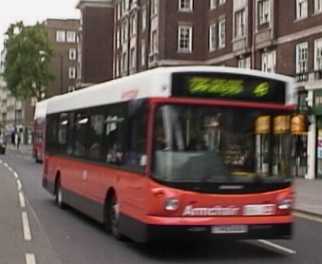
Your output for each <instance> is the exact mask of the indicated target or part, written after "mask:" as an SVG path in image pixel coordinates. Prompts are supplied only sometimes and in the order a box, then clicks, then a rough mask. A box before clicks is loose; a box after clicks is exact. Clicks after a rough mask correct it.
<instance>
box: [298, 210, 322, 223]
mask: <svg viewBox="0 0 322 264" xmlns="http://www.w3.org/2000/svg"><path fill="white" fill-rule="evenodd" d="M294 215H295V216H296V217H299V218H304V219H307V220H311V221H314V222H318V223H321V224H322V217H319V216H315V215H310V214H305V213H300V212H295V213H294Z"/></svg>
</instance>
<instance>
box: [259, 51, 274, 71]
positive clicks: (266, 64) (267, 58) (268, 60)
mask: <svg viewBox="0 0 322 264" xmlns="http://www.w3.org/2000/svg"><path fill="white" fill-rule="evenodd" d="M275 70H276V51H275V50H273V51H268V52H263V53H262V71H264V72H275Z"/></svg>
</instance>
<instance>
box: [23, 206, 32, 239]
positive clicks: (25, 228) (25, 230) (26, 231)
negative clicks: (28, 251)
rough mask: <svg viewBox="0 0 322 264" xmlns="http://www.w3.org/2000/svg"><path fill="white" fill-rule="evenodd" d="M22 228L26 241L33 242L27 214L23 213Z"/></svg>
mask: <svg viewBox="0 0 322 264" xmlns="http://www.w3.org/2000/svg"><path fill="white" fill-rule="evenodd" d="M22 228H23V236H24V239H25V240H26V241H30V240H31V231H30V226H29V220H28V215H27V213H26V212H22Z"/></svg>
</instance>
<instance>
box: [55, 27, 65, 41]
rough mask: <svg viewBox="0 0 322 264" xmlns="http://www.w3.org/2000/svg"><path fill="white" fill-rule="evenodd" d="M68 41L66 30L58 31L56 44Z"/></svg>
mask: <svg viewBox="0 0 322 264" xmlns="http://www.w3.org/2000/svg"><path fill="white" fill-rule="evenodd" d="M65 41H66V32H65V30H57V31H56V42H65Z"/></svg>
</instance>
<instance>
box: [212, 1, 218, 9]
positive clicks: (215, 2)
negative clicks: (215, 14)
mask: <svg viewBox="0 0 322 264" xmlns="http://www.w3.org/2000/svg"><path fill="white" fill-rule="evenodd" d="M216 7H217V0H210V9H216Z"/></svg>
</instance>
